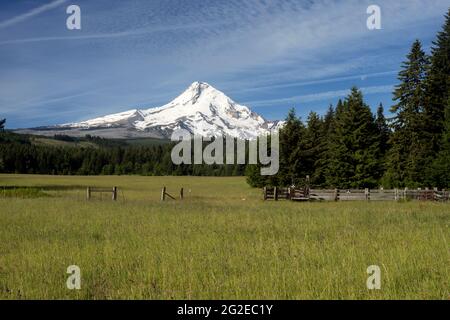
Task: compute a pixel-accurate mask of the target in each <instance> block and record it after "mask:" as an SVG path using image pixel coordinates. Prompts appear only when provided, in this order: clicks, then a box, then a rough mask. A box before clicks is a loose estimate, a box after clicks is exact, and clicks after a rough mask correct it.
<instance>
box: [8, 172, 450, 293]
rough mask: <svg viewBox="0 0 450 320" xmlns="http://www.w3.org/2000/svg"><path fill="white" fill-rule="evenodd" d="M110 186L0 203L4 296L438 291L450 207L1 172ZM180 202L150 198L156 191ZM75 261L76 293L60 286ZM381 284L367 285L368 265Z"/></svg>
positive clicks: (214, 181)
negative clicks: (273, 196) (109, 190)
mask: <svg viewBox="0 0 450 320" xmlns="http://www.w3.org/2000/svg"><path fill="white" fill-rule="evenodd" d="M0 184H1V185H29V186H32V185H52V186H55V185H59V186H65V185H78V186H87V185H90V186H107V187H110V186H111V187H112V186H114V185H117V186H118V187H119V200H118V201H117V202H113V201H111V200H110V196H109V194H108V195H103V198H102V196H101V195H100V194H94V198H93V199H92V200H91V201H89V202H88V201H86V200H85V190H83V189H80V190H65V191H64V190H63V191H61V190H59V191H55V192H54V194H52V197H51V198H35V199H20V198H0V298H2V299H16V298H19V299H31V298H37V299H44V298H45V299H116V298H117V299H132V298H137V299H448V298H450V291H449V288H450V283H449V279H450V276H449V262H450V259H449V258H450V253H449V241H448V235H449V232H448V231H449V222H450V205H449V204H442V203H441V204H440V203H422V202H408V203H395V202H385V203H365V202H352V203H349V202H348V203H344V202H342V203H331V202H328V203H291V202H282V201H280V202H278V203H275V202H263V201H262V200H261V194H260V190H256V189H250V188H249V187H248V186H247V185H246V184H245V180H244V179H242V178H198V177H129V176H126V177H54V176H52V177H50V176H16V175H1V176H0ZM163 185H165V186H166V187H167V190H168V192H169V193H173V194H174V195H176V194H177V192H178V191H179V188H180V187H184V190H185V200H183V201H167V202H164V203H161V202H160V201H159V197H160V191H161V187H162V186H163ZM73 264H75V265H78V266H79V267H80V268H81V273H82V283H81V286H82V289H81V290H68V289H67V288H66V279H67V277H68V276H69V275H68V274H66V269H67V267H68V266H69V265H73ZM374 264H375V265H379V266H380V267H381V271H382V274H381V279H382V286H381V290H375V291H372V290H368V289H367V288H366V280H367V277H368V275H367V273H366V269H367V267H368V266H369V265H374Z"/></svg>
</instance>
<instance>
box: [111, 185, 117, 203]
mask: <svg viewBox="0 0 450 320" xmlns="http://www.w3.org/2000/svg"><path fill="white" fill-rule="evenodd" d="M112 199H113V201H116V200H117V187H113V192H112Z"/></svg>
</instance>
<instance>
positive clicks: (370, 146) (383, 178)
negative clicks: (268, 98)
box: [247, 9, 450, 188]
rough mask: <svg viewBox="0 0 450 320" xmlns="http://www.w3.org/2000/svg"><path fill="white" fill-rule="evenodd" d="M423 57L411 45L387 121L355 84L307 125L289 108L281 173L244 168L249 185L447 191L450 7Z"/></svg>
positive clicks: (312, 115) (449, 164) (449, 170)
mask: <svg viewBox="0 0 450 320" xmlns="http://www.w3.org/2000/svg"><path fill="white" fill-rule="evenodd" d="M445 18H446V21H445V24H444V26H443V28H442V30H441V31H440V32H439V33H438V35H437V38H436V40H435V41H434V42H433V46H432V49H431V54H430V55H427V54H426V53H425V52H424V50H423V48H422V44H421V42H420V41H419V40H416V41H415V42H414V43H413V45H412V47H411V50H410V53H409V54H408V55H407V57H406V60H405V62H404V63H403V64H402V66H401V71H400V72H399V74H398V80H399V84H398V85H397V86H396V87H395V91H394V93H393V99H394V101H395V104H394V105H393V106H392V107H391V108H390V111H391V112H392V113H394V115H395V116H394V117H393V118H392V119H390V120H387V119H386V118H385V116H384V110H383V106H382V105H380V106H379V107H378V110H377V112H376V114H375V115H374V114H372V112H371V109H370V107H369V106H368V105H367V104H366V103H365V102H364V99H363V95H362V93H361V91H360V90H358V89H357V88H356V87H355V88H352V90H351V92H350V94H349V95H348V96H347V98H346V99H345V100H343V101H341V100H340V101H339V102H338V103H337V105H336V107H330V108H329V110H328V112H327V113H326V114H325V115H324V116H322V117H319V116H318V115H317V114H316V113H315V112H311V113H310V114H309V116H308V119H307V121H306V124H304V123H303V122H302V121H301V119H299V118H297V117H296V115H295V112H294V110H291V111H290V113H289V115H288V116H287V119H286V125H285V126H284V127H283V128H282V129H281V130H280V133H279V137H280V171H279V173H278V174H277V175H276V176H271V177H269V176H267V177H264V176H261V175H260V174H259V167H258V166H257V165H254V166H248V168H247V181H248V183H249V184H250V185H252V186H255V187H261V186H266V185H272V186H288V185H301V184H303V183H304V182H305V181H304V179H305V177H306V176H309V177H310V183H311V185H313V186H316V187H335V188H374V187H377V186H383V187H386V188H389V187H391V188H393V187H411V188H416V187H440V188H449V187H450V9H449V11H448V13H447V15H446V16H445Z"/></svg>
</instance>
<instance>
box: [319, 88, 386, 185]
mask: <svg viewBox="0 0 450 320" xmlns="http://www.w3.org/2000/svg"><path fill="white" fill-rule="evenodd" d="M377 140H378V135H377V126H376V124H375V119H374V116H373V114H372V112H371V111H370V108H369V107H368V106H367V105H366V104H365V103H364V101H363V95H362V93H361V91H359V90H358V89H357V88H352V90H351V93H350V95H349V96H348V97H347V99H346V100H345V102H344V103H341V105H340V106H339V108H338V109H337V113H336V121H335V131H334V132H333V134H332V135H331V137H330V139H329V141H330V146H329V153H328V155H329V157H330V158H329V161H328V163H329V165H328V168H327V183H328V185H330V186H334V187H338V188H370V187H375V186H376V185H377V184H378V179H379V178H380V176H379V173H380V162H379V153H380V151H379V144H378V141H377Z"/></svg>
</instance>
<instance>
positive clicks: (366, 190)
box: [364, 188, 370, 201]
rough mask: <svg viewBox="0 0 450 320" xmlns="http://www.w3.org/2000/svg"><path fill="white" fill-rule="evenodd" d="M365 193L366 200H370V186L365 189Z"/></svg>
mask: <svg viewBox="0 0 450 320" xmlns="http://www.w3.org/2000/svg"><path fill="white" fill-rule="evenodd" d="M364 194H365V195H366V200H367V201H369V200H370V191H369V189H368V188H366V189H365V190H364Z"/></svg>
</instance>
